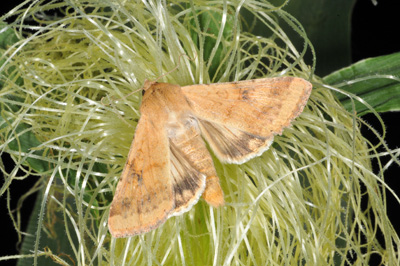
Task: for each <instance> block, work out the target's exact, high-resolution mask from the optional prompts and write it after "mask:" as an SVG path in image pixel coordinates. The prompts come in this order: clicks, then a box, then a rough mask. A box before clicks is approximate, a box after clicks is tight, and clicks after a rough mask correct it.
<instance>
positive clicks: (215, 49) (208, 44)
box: [190, 10, 234, 80]
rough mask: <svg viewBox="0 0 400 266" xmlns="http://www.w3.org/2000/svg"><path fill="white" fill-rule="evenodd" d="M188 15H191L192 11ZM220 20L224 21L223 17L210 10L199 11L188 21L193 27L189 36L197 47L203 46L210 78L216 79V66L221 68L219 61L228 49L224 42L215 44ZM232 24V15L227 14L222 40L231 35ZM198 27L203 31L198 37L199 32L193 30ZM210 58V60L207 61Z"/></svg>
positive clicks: (218, 73)
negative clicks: (202, 34) (201, 36)
mask: <svg viewBox="0 0 400 266" xmlns="http://www.w3.org/2000/svg"><path fill="white" fill-rule="evenodd" d="M190 15H191V16H193V13H191V14H190ZM222 21H224V19H223V17H222V15H221V13H218V12H216V11H212V10H209V11H208V12H203V13H200V14H199V15H197V16H195V17H194V18H193V19H191V21H190V24H191V25H192V27H193V28H192V30H191V33H190V35H191V38H192V40H193V42H194V43H195V44H196V45H197V47H198V48H199V49H200V47H202V48H203V51H204V52H203V59H204V61H206V62H208V64H210V67H209V70H208V73H209V75H210V77H211V79H212V80H215V79H218V76H219V75H221V72H219V71H218V68H221V61H222V60H223V57H224V55H225V54H226V53H227V50H228V47H227V46H226V44H225V45H224V44H223V43H218V44H217V37H218V35H219V34H220V30H221V26H222V24H221V23H222ZM197 23H198V24H197ZM233 24H234V18H233V16H227V18H226V23H225V24H224V28H223V31H222V39H223V40H227V39H229V36H232V35H233V26H232V25H233ZM198 27H200V30H201V32H203V33H205V34H204V36H203V38H200V36H199V32H198V31H196V30H194V29H197V28H198ZM210 59H211V62H209V61H210Z"/></svg>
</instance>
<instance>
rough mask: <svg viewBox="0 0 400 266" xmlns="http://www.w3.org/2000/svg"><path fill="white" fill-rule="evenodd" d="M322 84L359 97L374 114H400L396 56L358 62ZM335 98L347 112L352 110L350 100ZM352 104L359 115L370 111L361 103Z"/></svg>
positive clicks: (399, 63)
mask: <svg viewBox="0 0 400 266" xmlns="http://www.w3.org/2000/svg"><path fill="white" fill-rule="evenodd" d="M354 80H355V81H356V82H348V81H354ZM323 81H324V83H326V84H329V85H332V86H337V87H339V88H340V89H342V90H345V91H348V92H351V93H353V94H355V95H357V96H359V97H361V98H362V99H363V100H364V101H366V102H367V103H368V104H369V105H371V106H372V107H373V108H374V109H375V111H377V112H387V111H400V53H395V54H390V55H385V56H379V57H375V58H369V59H365V60H362V61H359V62H357V63H355V64H353V65H351V66H349V67H345V68H342V69H340V70H338V71H335V72H333V73H332V74H330V75H328V76H326V77H324V78H323ZM337 97H338V99H339V100H340V101H341V102H342V104H343V105H344V107H345V108H346V109H347V110H348V111H353V107H352V102H351V99H349V98H348V97H347V96H345V95H343V94H339V93H337ZM354 103H355V108H356V110H355V111H356V112H357V113H358V114H359V115H364V114H367V113H370V112H371V110H370V109H368V108H367V107H366V106H365V105H364V104H363V103H361V102H359V101H355V102H354Z"/></svg>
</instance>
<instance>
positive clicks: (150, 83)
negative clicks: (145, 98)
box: [142, 79, 157, 94]
mask: <svg viewBox="0 0 400 266" xmlns="http://www.w3.org/2000/svg"><path fill="white" fill-rule="evenodd" d="M156 83H157V82H155V81H151V80H148V79H146V80H145V81H144V84H143V87H142V89H143V94H144V93H145V92H146V91H147V90H148V89H149V88H150V87H151V86H153V85H154V84H156Z"/></svg>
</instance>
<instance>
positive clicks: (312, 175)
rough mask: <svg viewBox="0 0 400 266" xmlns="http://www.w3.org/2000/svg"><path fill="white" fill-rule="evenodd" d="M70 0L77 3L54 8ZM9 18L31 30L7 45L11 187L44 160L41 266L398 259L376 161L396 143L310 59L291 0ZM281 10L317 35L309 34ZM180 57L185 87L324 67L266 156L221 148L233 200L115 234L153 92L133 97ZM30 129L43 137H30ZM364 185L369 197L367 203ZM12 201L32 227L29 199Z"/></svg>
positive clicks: (29, 255)
mask: <svg viewBox="0 0 400 266" xmlns="http://www.w3.org/2000/svg"><path fill="white" fill-rule="evenodd" d="M285 3H286V2H284V3H283V4H282V6H283V5H284V4H285ZM54 9H60V10H63V11H62V12H60V15H58V16H50V15H49V14H50V11H52V10H54ZM245 15H246V16H247V15H251V17H252V19H254V21H252V20H251V19H249V17H248V16H247V17H245ZM8 16H14V18H15V22H14V23H12V24H10V26H9V28H10V29H12V30H14V31H15V32H16V34H18V35H19V36H20V37H21V41H19V42H18V43H16V44H15V45H12V46H11V47H9V48H8V49H7V50H5V51H4V52H2V54H3V56H2V59H4V60H5V61H4V62H5V63H4V64H3V65H2V66H1V67H0V73H2V74H1V75H2V76H1V82H2V84H3V88H2V90H1V96H0V101H1V102H0V104H1V111H2V115H1V117H2V118H1V119H2V120H1V123H2V127H1V128H2V131H1V138H2V142H1V144H0V145H1V152H2V153H3V152H6V153H9V154H10V155H11V156H12V158H13V160H14V161H15V162H16V167H15V168H14V169H13V170H12V171H11V172H8V173H6V175H5V176H6V178H5V183H4V184H3V186H2V187H1V194H6V195H7V190H8V189H9V185H10V184H11V183H12V182H14V181H15V180H17V179H24V178H26V176H27V175H28V174H35V171H39V172H38V173H37V175H38V177H40V181H39V183H38V186H37V187H34V188H32V191H33V190H40V195H41V196H40V197H41V200H40V202H41V205H40V209H39V211H38V213H37V214H36V215H37V221H38V225H37V227H36V229H35V230H33V231H32V232H31V234H32V235H31V236H29V237H30V238H31V239H32V240H33V241H34V243H35V244H34V245H31V246H29V247H28V248H27V249H26V250H25V251H23V252H22V253H21V254H22V255H20V256H19V257H24V258H26V260H30V261H31V262H32V263H33V264H34V265H40V262H41V260H53V261H54V262H57V263H60V264H62V265H98V264H105V265H297V264H298V263H299V262H300V261H301V262H302V263H304V264H305V265H327V264H328V265H333V264H335V263H337V261H339V265H340V264H341V263H342V264H345V263H346V262H347V263H350V264H353V263H355V264H358V265H367V263H368V261H369V258H370V256H371V255H372V254H373V253H374V254H377V255H379V256H381V257H382V260H383V264H385V265H395V264H396V263H397V264H398V254H397V253H396V245H398V244H399V239H398V236H397V235H396V233H395V232H394V230H393V227H392V225H391V224H390V222H389V220H388V217H387V215H386V213H385V202H384V200H383V199H384V195H385V193H388V192H389V193H392V191H391V190H390V188H388V187H387V186H386V184H385V182H384V179H383V176H382V175H381V174H375V173H373V172H372V170H371V167H370V159H371V158H376V159H378V160H379V158H380V156H381V154H379V153H378V152H377V148H378V147H377V146H372V145H368V142H367V141H366V140H365V139H364V138H363V137H362V136H361V134H360V131H359V126H360V124H361V123H364V122H363V121H362V120H360V119H359V118H358V117H357V116H356V115H355V114H354V113H351V112H347V111H346V110H344V109H343V107H342V106H341V105H340V104H339V103H338V102H337V101H336V99H335V97H334V96H333V94H332V91H333V90H337V91H339V92H341V91H340V90H339V89H338V88H331V87H328V86H325V85H324V84H321V83H320V82H319V79H318V78H317V77H315V76H313V75H312V71H311V70H310V66H308V65H307V64H306V63H305V62H304V60H303V56H304V55H305V53H306V52H307V53H313V49H312V46H311V45H310V43H309V41H308V39H307V37H306V34H305V32H304V31H303V29H302V27H301V25H299V24H298V22H297V21H296V20H295V19H294V18H293V17H291V16H290V15H289V14H287V13H285V12H284V11H282V10H281V6H272V5H270V4H269V3H268V2H266V1H240V2H239V1H238V2H227V1H213V2H212V3H211V2H209V1H207V2H205V1H191V2H176V1H168V2H161V1H141V2H139V1H97V0H92V1H85V2H82V1H68V2H56V1H54V2H52V1H50V2H49V1H33V2H32V1H26V2H25V5H21V6H18V7H16V8H15V9H13V10H12V11H11V12H10V13H9V14H6V15H5V16H3V17H2V18H5V17H8ZM32 19H33V20H35V21H37V22H38V23H36V24H35V25H36V26H32V25H34V23H30V22H29V21H30V20H32ZM253 22H254V23H253ZM280 23H287V24H289V25H290V26H291V28H292V29H293V31H295V32H296V33H297V34H298V35H299V36H300V37H302V38H303V39H304V43H305V45H304V46H303V47H295V46H294V45H293V43H292V42H291V41H290V39H289V38H288V37H287V34H286V32H284V31H283V30H282V28H281V27H280V25H279V24H280ZM254 25H257V27H264V28H265V32H264V35H263V36H254V35H252V34H251V33H249V31H250V30H251V29H252V27H253V26H254ZM260 25H261V26H260ZM28 29H29V30H30V31H28V33H27V34H28V35H27V34H25V33H24V32H25V31H26V30H28ZM210 31H211V32H210ZM22 36H25V37H24V38H23V37H22ZM210 46H211V47H210ZM182 54H185V55H187V57H186V56H184V57H182V56H181V55H182ZM206 57H207V60H204V58H206ZM189 58H190V59H194V60H189ZM179 62H180V63H179ZM177 65H179V68H178V69H177V70H176V71H173V72H171V73H169V74H168V75H165V76H163V77H162V80H161V81H163V82H170V83H175V84H179V85H181V86H184V85H191V84H202V83H213V82H228V81H237V80H244V79H254V78H260V77H266V76H271V77H272V76H281V75H290V76H298V77H303V78H306V79H309V78H311V81H313V84H314V88H313V92H312V95H311V98H310V100H309V102H308V104H307V106H306V108H305V110H304V111H303V113H302V114H301V116H300V117H299V118H298V119H296V121H294V123H293V125H292V126H291V127H289V128H286V129H285V130H284V132H283V135H282V136H276V137H275V140H274V144H273V145H272V146H271V147H270V149H269V150H268V151H266V152H264V153H263V154H262V156H260V157H257V158H254V159H252V160H250V161H249V162H247V163H245V164H242V165H230V164H222V163H220V162H219V161H218V160H217V159H216V158H213V159H214V164H215V167H216V169H217V173H218V175H219V177H220V180H221V186H222V189H223V191H224V194H225V201H226V204H225V206H224V207H221V208H218V209H214V208H212V207H210V206H208V205H207V204H206V203H205V202H204V201H202V200H200V201H199V203H197V204H196V205H195V206H193V208H192V209H191V210H190V211H189V212H187V213H185V214H184V215H182V216H177V217H172V218H170V219H169V220H168V221H167V222H166V223H165V224H164V225H163V226H162V227H160V228H158V229H156V230H154V231H152V232H150V233H148V234H144V235H140V236H136V237H133V238H126V239H112V238H111V236H110V234H109V232H108V227H107V219H108V209H109V205H110V203H111V201H112V196H113V192H114V190H115V186H116V184H117V181H118V178H119V176H120V173H121V170H122V167H123V166H124V163H125V160H126V156H127V154H128V150H129V147H130V144H131V141H132V138H133V134H134V130H135V127H136V125H137V122H138V119H139V117H140V114H139V111H138V109H139V106H140V102H141V93H134V94H131V95H129V96H128V97H125V96H126V95H128V94H129V93H131V92H132V91H133V90H137V89H140V88H141V86H142V84H143V82H144V80H145V79H148V80H155V79H157V77H160V76H162V75H163V74H164V73H167V72H168V71H170V70H171V69H174V68H175V67H176V66H177ZM313 67H314V66H311V69H313ZM16 70H18V71H16ZM3 73H8V75H5V74H3ZM10 73H12V75H11V74H10ZM21 81H22V82H21ZM349 82H351V81H349ZM341 93H342V92H341ZM347 96H348V97H349V98H351V99H352V100H353V101H360V99H359V98H357V97H355V96H354V95H351V94H347ZM103 97H106V99H109V101H108V102H110V104H104V102H102V101H101V99H102V98H103ZM115 99H118V100H115ZM243 112H245V110H243ZM378 117H379V116H378ZM382 128H383V129H384V126H383V125H382ZM375 132H376V134H377V136H379V133H378V132H379V131H378V130H376V131H375ZM24 134H32V135H33V136H35V137H36V138H37V140H38V141H37V144H35V146H34V147H31V148H30V149H28V150H24V149H23V147H24V143H23V142H21V140H22V139H23V137H24ZM379 137H380V136H379ZM380 138H381V137H380ZM380 140H381V143H380V145H383V144H384V142H383V138H381V139H380ZM13 145H14V146H13ZM386 153H387V154H389V155H390V156H392V158H393V159H392V162H397V160H396V156H395V154H394V151H391V150H389V149H388V148H387V147H386ZM382 156H383V154H382ZM35 160H41V161H42V162H45V164H44V166H43V167H42V168H40V167H38V166H37V164H35V162H36V161H35ZM27 163H29V164H30V165H31V167H27V166H26V164H27ZM397 163H398V162H397ZM22 165H25V166H24V167H23V166H22ZM32 165H33V166H32ZM2 168H3V167H2ZM18 170H23V171H24V172H23V173H26V175H21V174H20V173H21V172H18V173H17V171H18ZM361 183H362V184H364V186H365V191H361V189H360V184H361ZM383 188H384V189H383ZM362 193H365V194H367V195H368V203H367V207H366V209H361V208H360V204H361V195H362ZM21 201H23V200H21ZM371 213H374V214H375V217H374V220H372V219H371V217H370V215H371ZM11 215H12V216H11V217H14V221H15V226H16V228H19V221H18V219H19V218H18V217H19V216H18V212H17V213H12V214H11ZM55 223H60V224H61V226H62V227H63V231H62V232H65V233H63V234H65V238H64V239H65V241H66V242H67V243H68V244H69V245H68V246H69V247H68V249H67V250H61V251H60V250H58V249H57V248H55V247H48V248H46V244H45V243H44V239H45V235H47V234H48V233H49V234H50V236H54V235H52V232H53V231H52V230H53V229H54V225H55ZM376 228H379V230H380V232H381V233H382V235H383V239H384V245H385V247H383V246H382V245H381V244H380V243H379V242H378V241H377V239H376V233H377V231H376ZM360 229H362V230H360ZM19 233H20V234H22V232H19ZM57 237H62V235H61V234H60V235H58V236H57ZM42 242H43V243H42ZM365 243H368V245H364V244H365ZM64 254H67V255H64ZM6 259H11V257H3V258H1V260H6Z"/></svg>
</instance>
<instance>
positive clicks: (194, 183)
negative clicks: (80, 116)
mask: <svg viewBox="0 0 400 266" xmlns="http://www.w3.org/2000/svg"><path fill="white" fill-rule="evenodd" d="M143 90H144V95H143V98H142V103H141V107H140V113H141V117H140V119H139V122H138V125H137V127H136V131H135V136H134V139H133V142H132V145H131V148H130V151H129V155H128V159H127V162H126V165H125V167H124V169H123V171H122V176H121V178H120V180H119V183H118V185H117V189H116V192H115V196H114V199H113V202H112V204H111V208H110V213H109V218H108V226H109V230H110V232H111V234H112V236H113V237H128V236H134V235H137V234H142V233H145V232H148V231H151V230H153V229H155V228H157V227H159V226H160V225H161V224H163V223H164V222H165V221H166V219H168V218H170V217H171V216H175V215H180V214H182V213H184V212H186V211H188V210H190V209H191V207H192V206H193V205H194V204H196V202H197V201H198V200H199V198H200V196H202V197H203V198H204V200H205V201H206V202H207V203H208V204H210V205H211V206H213V207H218V206H222V205H223V204H224V196H223V192H222V189H221V186H220V184H219V178H218V176H217V173H216V170H215V168H214V164H213V160H212V157H211V155H210V153H209V151H208V149H207V148H206V145H205V142H204V140H205V141H206V142H207V143H208V145H209V147H210V148H211V150H212V151H213V152H214V154H215V155H216V157H217V158H218V159H219V160H220V161H221V162H225V163H234V164H241V163H244V162H246V161H248V160H250V159H251V158H253V157H255V156H259V155H261V154H262V153H263V152H264V151H265V150H267V149H268V147H269V146H270V145H271V143H272V141H273V138H274V135H276V134H281V133H282V130H283V128H285V127H288V126H289V125H290V124H291V121H292V120H293V119H295V118H296V117H297V116H298V115H299V114H300V113H301V112H302V111H303V108H304V106H305V105H306V103H307V100H308V98H309V96H310V93H311V90H312V85H311V83H309V82H308V81H306V80H304V79H301V78H295V77H278V78H262V79H253V80H245V81H239V82H229V83H215V84H208V85H207V84H206V85H191V86H184V87H180V86H178V85H173V84H169V83H157V82H151V81H145V83H144V86H143Z"/></svg>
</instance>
